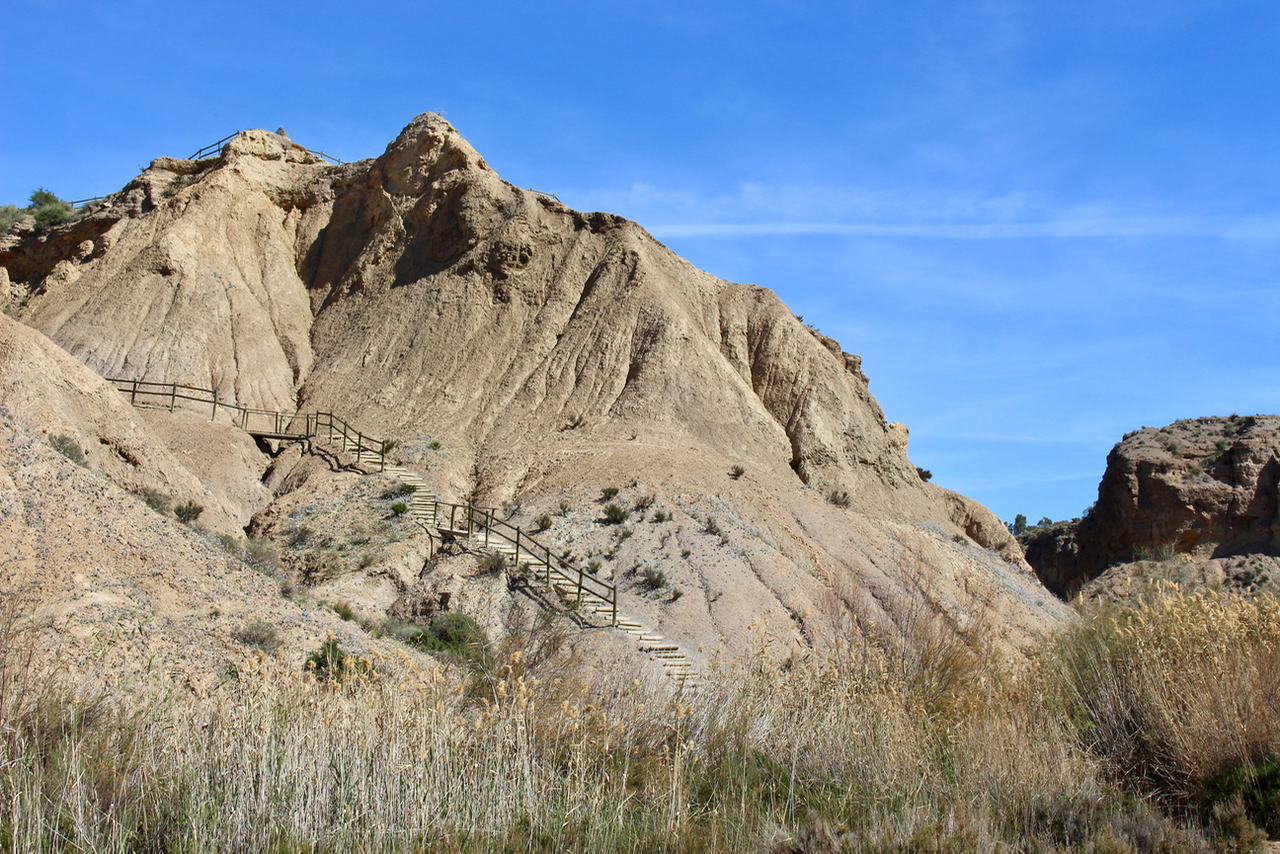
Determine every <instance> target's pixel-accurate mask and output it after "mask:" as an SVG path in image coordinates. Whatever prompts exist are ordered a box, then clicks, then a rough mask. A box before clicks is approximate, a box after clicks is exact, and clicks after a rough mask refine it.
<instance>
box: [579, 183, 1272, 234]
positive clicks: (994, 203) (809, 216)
mask: <svg viewBox="0 0 1280 854" xmlns="http://www.w3.org/2000/svg"><path fill="white" fill-rule="evenodd" d="M578 196H579V198H580V199H582V200H583V201H585V202H587V206H597V207H599V208H601V209H604V210H613V211H616V212H619V213H623V214H624V215H627V216H630V217H631V218H633V219H636V220H637V221H639V222H641V223H642V224H644V225H645V227H646V228H648V230H649V231H650V232H651V233H652V234H653V235H654V236H655V237H659V238H681V237H686V238H687V237H710V238H715V237H722V238H741V237H786V236H824V235H825V236H839V237H890V238H924V239H943V240H1002V239H1006V240H1007V239H1019V238H1095V237H1102V238H1105V237H1154V238H1159V237H1207V238H1221V239H1238V240H1275V239H1277V238H1280V213H1276V214H1267V215H1255V216H1224V215H1218V214H1209V213H1191V214H1185V213H1173V214H1170V213H1167V212H1165V211H1163V210H1161V207H1162V206H1161V205H1159V204H1153V203H1149V202H1145V203H1144V202H1136V203H1128V204H1126V203H1117V202H1113V201H1110V200H1096V201H1087V202H1079V203H1074V204H1055V203H1054V202H1052V201H1049V200H1045V199H1042V198H1039V197H1037V196H1036V195H1035V194H1032V193H1010V194H1005V195H993V196H983V195H981V194H978V193H950V194H947V193H938V192H930V191H920V190H902V191H894V190H871V189H864V188H856V187H839V186H834V187H833V186H769V185H764V184H759V183H743V184H740V185H738V186H737V187H735V188H734V189H733V190H732V191H730V192H725V193H715V194H700V193H698V192H695V191H692V190H688V189H669V188H662V187H657V186H654V185H651V184H634V185H632V186H630V187H627V188H612V189H597V190H592V191H588V192H585V193H581V194H578ZM579 204H581V203H580V202H579Z"/></svg>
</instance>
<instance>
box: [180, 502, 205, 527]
mask: <svg viewBox="0 0 1280 854" xmlns="http://www.w3.org/2000/svg"><path fill="white" fill-rule="evenodd" d="M203 512H204V508H203V507H201V506H200V505H199V504H197V503H195V502H194V501H187V502H185V503H183V504H179V505H178V506H177V507H175V508H173V515H174V516H177V517H178V521H179V522H184V523H186V524H188V525H190V524H191V523H192V522H194V521H195V520H196V519H199V518H200V514H201V513H203Z"/></svg>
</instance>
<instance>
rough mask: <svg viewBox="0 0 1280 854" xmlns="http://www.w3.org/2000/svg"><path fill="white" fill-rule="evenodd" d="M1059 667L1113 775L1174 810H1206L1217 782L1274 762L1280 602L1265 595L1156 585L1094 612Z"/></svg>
mask: <svg viewBox="0 0 1280 854" xmlns="http://www.w3.org/2000/svg"><path fill="white" fill-rule="evenodd" d="M1057 664H1058V673H1059V674H1060V677H1061V683H1060V684H1061V685H1062V689H1061V690H1062V692H1063V694H1064V695H1065V697H1066V698H1067V699H1068V701H1069V702H1070V704H1071V706H1070V714H1071V715H1072V717H1073V718H1075V719H1076V720H1077V721H1078V722H1079V725H1080V728H1081V731H1082V733H1084V734H1085V736H1086V737H1087V738H1088V739H1089V742H1090V744H1091V746H1092V747H1093V749H1094V750H1095V752H1096V753H1097V754H1098V755H1099V756H1100V757H1101V758H1102V759H1103V761H1104V762H1105V767H1106V770H1107V771H1108V772H1109V774H1110V775H1111V776H1112V777H1113V778H1115V779H1117V780H1124V781H1128V782H1129V783H1130V784H1131V785H1133V784H1136V783H1138V782H1139V781H1140V782H1141V784H1143V785H1145V786H1146V787H1147V788H1148V790H1149V791H1150V792H1151V793H1152V794H1153V795H1155V796H1156V797H1159V798H1160V799H1161V800H1163V801H1165V802H1166V803H1167V804H1169V805H1170V806H1185V807H1193V808H1194V807H1199V808H1201V809H1202V810H1204V809H1207V808H1209V807H1212V806H1213V804H1212V803H1211V801H1212V794H1211V793H1210V792H1209V791H1208V788H1209V784H1210V783H1211V782H1212V781H1214V780H1215V779H1216V778H1218V777H1220V776H1222V775H1224V774H1231V773H1232V772H1235V771H1238V770H1239V769H1247V768H1249V767H1252V766H1255V765H1258V764H1262V763H1267V762H1275V761H1276V760H1278V759H1280V602H1277V601H1276V600H1275V599H1274V598H1272V597H1271V596H1269V595H1262V596H1258V597H1256V598H1253V599H1249V598H1244V597H1241V596H1237V595H1232V594H1226V593H1221V592H1215V591H1207V590H1203V589H1201V590H1196V591H1187V590H1183V589H1180V588H1178V587H1177V586H1175V585H1173V584H1172V583H1170V582H1167V581H1161V582H1158V583H1157V584H1156V585H1154V586H1153V587H1152V588H1151V590H1150V591H1149V593H1148V594H1147V596H1146V597H1145V598H1144V599H1143V601H1141V602H1140V604H1138V605H1137V606H1136V607H1133V608H1131V609H1125V610H1121V609H1118V608H1115V607H1113V606H1108V605H1106V604H1100V605H1096V606H1093V607H1092V608H1091V609H1090V610H1089V611H1087V612H1086V614H1085V620H1084V622H1083V623H1082V625H1081V626H1080V627H1079V628H1078V629H1077V630H1076V631H1075V632H1073V633H1072V634H1071V635H1070V636H1069V638H1067V639H1066V641H1065V642H1063V643H1061V644H1059V646H1058V647H1057ZM1277 806H1278V807H1280V804H1277ZM1273 821H1274V819H1273ZM1276 830H1277V831H1280V826H1278V827H1277V828H1276Z"/></svg>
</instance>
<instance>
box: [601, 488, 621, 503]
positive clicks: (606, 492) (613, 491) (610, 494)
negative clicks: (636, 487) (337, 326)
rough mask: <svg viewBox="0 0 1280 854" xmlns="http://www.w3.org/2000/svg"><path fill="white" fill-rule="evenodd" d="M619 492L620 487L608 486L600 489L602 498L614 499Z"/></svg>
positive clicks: (603, 499)
mask: <svg viewBox="0 0 1280 854" xmlns="http://www.w3.org/2000/svg"><path fill="white" fill-rule="evenodd" d="M617 494H618V487H616V486H606V487H605V488H604V489H602V490H600V500H601V501H612V500H613V499H614V498H615V497H616V496H617Z"/></svg>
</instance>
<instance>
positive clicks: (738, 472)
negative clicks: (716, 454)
mask: <svg viewBox="0 0 1280 854" xmlns="http://www.w3.org/2000/svg"><path fill="white" fill-rule="evenodd" d="M746 473H747V470H746V469H745V468H744V467H743V466H734V467H733V468H731V469H729V477H731V478H733V479H734V480H737V479H739V478H740V477H742V476H743V475H744V474H746Z"/></svg>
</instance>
